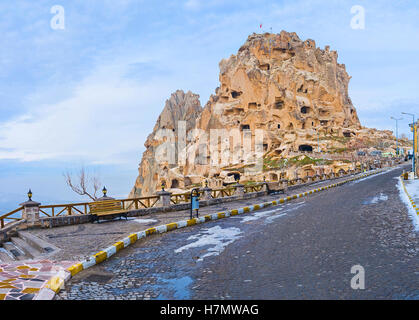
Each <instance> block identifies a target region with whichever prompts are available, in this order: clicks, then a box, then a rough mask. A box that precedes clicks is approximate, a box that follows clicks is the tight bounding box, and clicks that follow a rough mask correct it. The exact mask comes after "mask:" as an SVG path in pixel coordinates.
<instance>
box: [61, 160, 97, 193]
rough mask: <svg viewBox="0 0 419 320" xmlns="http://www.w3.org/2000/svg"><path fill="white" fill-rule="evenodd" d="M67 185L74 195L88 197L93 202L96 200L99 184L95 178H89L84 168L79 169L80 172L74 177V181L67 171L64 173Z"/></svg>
mask: <svg viewBox="0 0 419 320" xmlns="http://www.w3.org/2000/svg"><path fill="white" fill-rule="evenodd" d="M64 177H65V179H66V183H67V185H68V186H69V187H70V188H71V190H73V191H74V192H75V193H77V194H79V195H81V196H88V197H89V198H90V199H92V200H93V201H96V200H97V199H98V197H97V195H96V194H97V192H98V191H99V189H100V187H101V185H102V184H101V182H100V180H99V178H98V177H97V176H92V177H90V176H89V174H88V173H87V172H86V169H85V168H84V167H81V168H80V171H79V173H78V175H77V177H76V179H75V180H76V181H74V179H73V175H72V174H71V173H70V172H69V171H67V172H66V173H64Z"/></svg>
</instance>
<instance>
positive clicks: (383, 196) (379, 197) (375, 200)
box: [363, 192, 388, 204]
mask: <svg viewBox="0 0 419 320" xmlns="http://www.w3.org/2000/svg"><path fill="white" fill-rule="evenodd" d="M387 200H388V196H387V195H386V194H384V193H382V192H380V194H379V195H377V196H375V197H373V198H371V199H370V200H366V201H364V202H363V204H376V203H378V202H380V201H387Z"/></svg>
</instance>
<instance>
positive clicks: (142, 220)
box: [130, 219, 157, 223]
mask: <svg viewBox="0 0 419 320" xmlns="http://www.w3.org/2000/svg"><path fill="white" fill-rule="evenodd" d="M130 220H131V219H130ZM131 221H132V222H137V223H152V222H157V220H156V219H132V220H131Z"/></svg>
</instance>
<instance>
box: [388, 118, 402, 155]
mask: <svg viewBox="0 0 419 320" xmlns="http://www.w3.org/2000/svg"><path fill="white" fill-rule="evenodd" d="M390 118H391V119H393V120H396V155H397V156H398V155H399V133H398V126H397V121H399V120H403V118H400V119H396V118H394V117H390Z"/></svg>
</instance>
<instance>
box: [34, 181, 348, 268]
mask: <svg viewBox="0 0 419 320" xmlns="http://www.w3.org/2000/svg"><path fill="white" fill-rule="evenodd" d="M345 179H348V178H339V179H335V180H332V181H330V180H329V181H322V182H316V183H314V184H311V185H308V186H307V185H306V186H303V185H302V186H300V187H298V188H297V189H293V190H289V191H288V192H287V194H286V195H292V194H296V193H299V192H304V191H306V190H311V189H313V188H317V187H321V186H323V185H329V184H332V183H336V182H338V181H342V180H345ZM278 197H279V195H269V196H263V197H258V198H254V199H247V200H242V201H232V202H226V203H222V204H219V205H212V206H207V207H202V208H201V209H200V210H199V212H200V215H204V214H209V213H214V212H219V211H224V210H228V209H235V208H240V207H244V206H247V205H252V204H257V203H261V202H265V201H271V200H276V199H278ZM189 215H190V213H189V210H183V211H174V212H167V213H154V214H149V215H145V216H140V217H135V218H129V219H128V221H126V220H125V219H124V218H123V219H122V220H119V218H118V219H117V220H113V221H109V222H105V221H104V222H101V223H99V224H98V223H94V224H92V223H87V224H80V225H72V226H64V227H58V228H52V229H34V230H31V231H30V232H31V233H32V234H34V235H35V236H37V237H40V238H42V239H44V240H46V241H47V242H49V243H51V244H53V245H55V246H56V247H58V248H59V249H61V250H60V251H59V252H57V253H56V254H53V255H51V257H50V258H51V259H55V260H75V261H81V260H84V259H85V258H86V257H88V256H90V255H92V254H95V253H97V252H98V251H100V250H102V249H103V248H106V247H108V246H110V245H112V244H114V243H115V242H116V241H119V240H121V239H122V238H124V237H126V236H127V235H129V234H131V233H133V232H138V231H142V230H145V229H148V228H150V227H154V226H158V225H162V224H167V223H171V222H175V221H179V220H185V219H189Z"/></svg>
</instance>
